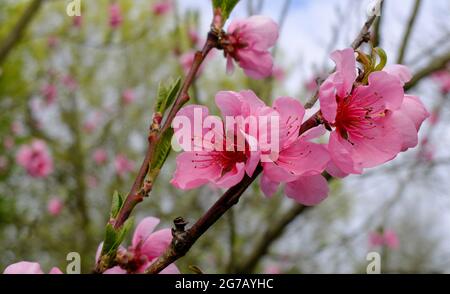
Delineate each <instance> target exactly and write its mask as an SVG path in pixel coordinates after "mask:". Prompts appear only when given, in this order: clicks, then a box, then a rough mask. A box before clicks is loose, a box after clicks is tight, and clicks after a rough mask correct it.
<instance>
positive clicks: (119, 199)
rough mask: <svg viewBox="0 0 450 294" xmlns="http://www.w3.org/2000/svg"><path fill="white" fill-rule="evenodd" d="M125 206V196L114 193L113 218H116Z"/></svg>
mask: <svg viewBox="0 0 450 294" xmlns="http://www.w3.org/2000/svg"><path fill="white" fill-rule="evenodd" d="M122 205H123V196H122V195H120V193H119V192H117V191H114V194H113V198H112V205H111V217H112V218H115V217H116V216H117V214H118V213H119V211H120V209H121V208H122Z"/></svg>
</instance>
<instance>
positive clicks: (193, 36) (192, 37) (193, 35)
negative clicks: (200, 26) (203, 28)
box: [188, 29, 200, 45]
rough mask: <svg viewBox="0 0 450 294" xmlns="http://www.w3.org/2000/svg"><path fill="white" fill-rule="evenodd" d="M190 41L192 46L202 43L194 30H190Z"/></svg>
mask: <svg viewBox="0 0 450 294" xmlns="http://www.w3.org/2000/svg"><path fill="white" fill-rule="evenodd" d="M188 37H189V40H190V41H191V44H192V45H197V44H198V42H199V41H200V36H199V35H198V33H197V31H196V30H194V29H190V30H189V32H188Z"/></svg>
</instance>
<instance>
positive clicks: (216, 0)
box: [213, 0, 239, 25]
mask: <svg viewBox="0 0 450 294" xmlns="http://www.w3.org/2000/svg"><path fill="white" fill-rule="evenodd" d="M238 2H239V0H213V8H214V11H215V12H217V11H219V12H220V16H221V18H222V20H221V22H222V25H223V24H224V23H225V22H226V21H227V19H228V17H229V16H230V14H231V12H232V11H233V9H234V7H235V6H236V4H238Z"/></svg>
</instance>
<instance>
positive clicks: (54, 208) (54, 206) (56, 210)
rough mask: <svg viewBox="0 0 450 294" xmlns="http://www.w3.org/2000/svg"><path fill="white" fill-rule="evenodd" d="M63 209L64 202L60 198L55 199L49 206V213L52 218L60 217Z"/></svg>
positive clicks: (51, 200)
mask: <svg viewBox="0 0 450 294" xmlns="http://www.w3.org/2000/svg"><path fill="white" fill-rule="evenodd" d="M63 208H64V202H63V201H62V200H61V199H60V198H58V197H53V198H52V199H50V201H49V202H48V204H47V211H48V213H49V214H50V215H52V216H58V215H59V214H60V213H61V211H62V210H63Z"/></svg>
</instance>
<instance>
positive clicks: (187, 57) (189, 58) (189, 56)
mask: <svg viewBox="0 0 450 294" xmlns="http://www.w3.org/2000/svg"><path fill="white" fill-rule="evenodd" d="M194 58H195V51H189V52H186V53H184V54H183V55H181V56H180V64H181V67H182V68H183V71H184V74H187V73H188V72H189V70H190V69H191V67H192V64H193V63H194ZM202 70H203V66H202V67H201V68H200V69H199V70H198V72H197V75H199V74H200V73H201V71H202Z"/></svg>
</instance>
